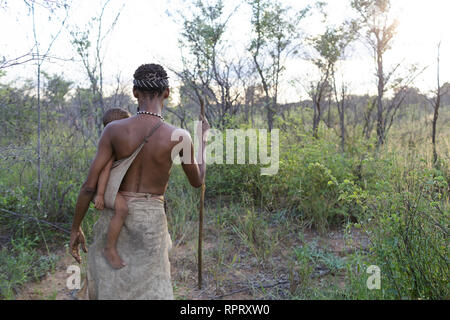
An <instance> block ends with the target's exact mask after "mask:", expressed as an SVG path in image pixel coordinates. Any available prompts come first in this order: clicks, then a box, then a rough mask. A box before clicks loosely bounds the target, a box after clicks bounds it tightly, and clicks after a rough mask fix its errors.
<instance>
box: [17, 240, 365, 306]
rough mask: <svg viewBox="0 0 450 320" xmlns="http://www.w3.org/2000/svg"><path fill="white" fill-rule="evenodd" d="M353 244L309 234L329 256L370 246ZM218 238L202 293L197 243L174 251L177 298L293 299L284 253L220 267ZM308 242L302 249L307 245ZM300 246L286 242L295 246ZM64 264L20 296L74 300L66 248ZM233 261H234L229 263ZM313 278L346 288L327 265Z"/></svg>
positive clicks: (229, 257)
mask: <svg viewBox="0 0 450 320" xmlns="http://www.w3.org/2000/svg"><path fill="white" fill-rule="evenodd" d="M352 238H353V240H354V241H353V245H352V246H351V247H349V245H348V241H347V242H346V241H345V239H344V236H343V233H342V232H336V231H334V232H329V233H328V234H327V235H326V236H320V235H318V234H317V233H316V232H314V231H308V232H307V233H305V234H304V241H305V243H306V244H311V243H315V245H317V246H318V247H319V248H327V250H328V252H329V254H333V255H334V256H336V257H345V256H346V255H347V254H348V253H349V252H351V251H352V250H354V249H355V248H356V247H359V246H361V245H362V246H365V242H366V241H365V239H364V238H362V237H361V236H360V234H359V233H358V232H357V231H355V232H353V233H352ZM216 240H217V239H214V238H211V237H206V241H205V242H204V249H203V250H204V255H205V259H204V261H205V262H204V263H205V264H204V281H203V284H204V285H203V288H202V290H198V288H197V264H196V255H195V253H196V249H195V242H194V241H191V242H187V243H183V244H181V245H177V246H174V248H173V249H172V251H171V252H170V262H171V274H172V282H173V286H174V295H175V298H176V299H193V300H196V299H289V298H290V295H289V292H290V286H291V285H292V279H289V276H288V274H289V271H288V270H287V267H286V262H285V261H286V260H285V259H286V256H285V255H284V254H283V252H282V251H280V253H279V254H277V255H274V256H272V257H270V259H269V260H268V261H265V262H262V261H259V260H258V259H256V258H255V257H254V256H252V255H251V254H250V253H249V252H248V251H246V250H245V248H233V250H228V251H227V250H225V251H224V252H223V257H221V258H220V259H221V261H222V262H220V263H218V260H217V252H216V251H217V246H218V243H217V242H216ZM305 243H303V244H302V245H305ZM295 245H297V244H294V243H286V244H285V247H288V248H291V247H292V246H295ZM58 255H59V256H60V259H59V261H58V262H57V264H56V267H55V270H54V272H53V273H51V274H50V273H49V274H48V275H47V276H46V277H44V278H43V279H42V280H41V281H40V282H32V283H29V284H27V285H26V286H24V287H23V288H22V290H21V292H20V294H19V295H18V296H17V299H19V300H36V299H38V300H42V299H56V300H74V299H77V290H69V289H67V287H66V281H67V278H68V277H69V274H68V273H67V268H68V266H69V265H73V264H75V263H74V260H73V258H72V257H71V256H70V255H68V254H67V253H66V250H61V251H60V252H59V254H58ZM227 261H228V262H227ZM312 277H313V278H314V279H315V280H314V281H316V282H315V283H312V284H311V285H318V286H319V285H320V284H321V283H322V282H323V280H324V278H326V277H329V278H330V279H331V280H333V281H337V282H339V283H340V285H343V278H344V275H342V274H333V275H329V274H328V272H327V270H326V268H325V269H324V267H323V266H319V265H318V266H315V269H314V270H313V275H312Z"/></svg>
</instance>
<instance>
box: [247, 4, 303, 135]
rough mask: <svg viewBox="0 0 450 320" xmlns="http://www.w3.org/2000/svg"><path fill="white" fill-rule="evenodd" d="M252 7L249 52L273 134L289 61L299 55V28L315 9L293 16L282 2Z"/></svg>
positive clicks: (268, 124) (252, 5)
mask: <svg viewBox="0 0 450 320" xmlns="http://www.w3.org/2000/svg"><path fill="white" fill-rule="evenodd" d="M249 4H250V5H251V8H252V19H251V23H252V32H253V38H252V40H251V43H250V47H249V49H248V50H249V52H250V54H251V57H252V60H253V63H254V66H255V69H256V71H257V73H258V75H259V79H260V81H261V85H262V88H263V91H264V106H265V109H266V113H267V126H268V128H269V130H272V127H273V122H274V115H275V113H276V111H277V104H278V101H277V100H278V90H279V85H280V77H281V76H282V73H283V71H284V70H285V61H286V59H287V58H288V57H289V56H291V55H292V54H295V53H297V52H298V44H297V43H295V40H296V39H298V38H299V30H298V25H299V23H300V21H301V20H302V19H303V18H304V17H305V16H306V15H307V14H308V12H309V11H310V9H311V7H310V6H307V7H306V8H304V9H303V10H301V11H300V12H298V13H296V14H295V15H294V16H290V15H289V14H288V12H289V9H290V8H288V7H282V6H281V4H280V2H278V1H268V0H249Z"/></svg>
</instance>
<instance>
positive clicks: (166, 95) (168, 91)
mask: <svg viewBox="0 0 450 320" xmlns="http://www.w3.org/2000/svg"><path fill="white" fill-rule="evenodd" d="M169 95H170V89H169V88H167V89H166V90H164V96H163V97H164V99H167V98H168V97H169Z"/></svg>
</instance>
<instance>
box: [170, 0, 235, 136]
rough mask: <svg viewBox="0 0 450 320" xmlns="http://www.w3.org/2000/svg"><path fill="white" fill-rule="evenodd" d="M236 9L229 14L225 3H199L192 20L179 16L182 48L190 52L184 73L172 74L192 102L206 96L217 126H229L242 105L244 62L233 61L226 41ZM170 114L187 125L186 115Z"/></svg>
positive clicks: (209, 113)
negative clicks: (175, 75)
mask: <svg viewBox="0 0 450 320" xmlns="http://www.w3.org/2000/svg"><path fill="white" fill-rule="evenodd" d="M236 9H237V8H235V9H234V10H233V11H232V12H231V13H229V14H226V13H225V11H224V4H223V1H222V0H215V1H213V2H212V3H210V2H207V1H203V0H198V1H196V2H195V5H194V8H193V12H192V17H186V15H185V14H184V13H180V12H179V13H178V14H179V15H180V16H181V20H182V21H181V22H182V24H183V32H182V37H181V39H180V47H181V48H182V50H183V48H187V49H188V51H187V52H186V51H182V61H183V70H182V71H181V72H177V71H176V70H172V71H173V72H175V73H176V74H177V75H178V77H179V78H180V79H181V81H182V86H183V87H184V91H183V93H184V94H187V95H189V96H190V98H191V101H197V103H199V102H200V96H202V97H204V100H205V111H206V116H207V118H208V119H209V121H210V122H211V123H212V124H213V125H214V126H217V127H223V126H225V125H226V124H227V123H228V122H229V120H230V118H231V117H232V116H233V115H234V114H236V113H237V111H238V109H239V107H240V105H241V99H240V96H241V92H240V91H241V90H240V84H242V82H243V81H242V70H243V65H242V60H241V59H239V58H238V59H232V58H230V55H229V54H228V52H227V51H226V48H225V44H226V43H225V40H224V38H223V36H224V33H225V31H226V27H227V24H228V21H229V20H230V18H231V17H232V15H233V13H234V12H235V11H236ZM170 111H172V112H175V115H176V116H177V117H178V118H179V119H180V121H181V122H182V123H185V117H186V114H184V112H176V111H175V109H171V110H170Z"/></svg>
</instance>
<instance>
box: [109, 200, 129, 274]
mask: <svg viewBox="0 0 450 320" xmlns="http://www.w3.org/2000/svg"><path fill="white" fill-rule="evenodd" d="M127 215H128V205H127V201H126V200H125V198H124V197H123V196H122V195H121V194H120V193H117V196H116V201H115V202H114V216H113V217H112V219H111V222H110V223H109V229H108V235H107V237H106V247H105V250H104V255H105V257H106V259H107V260H108V262H109V263H110V264H111V266H112V267H113V268H115V269H120V268H122V267H124V266H125V263H124V262H123V260H122V259H121V258H120V256H119V254H118V252H117V239H118V238H119V234H120V230H121V229H122V226H123V224H124V223H125V219H126V217H127Z"/></svg>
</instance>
